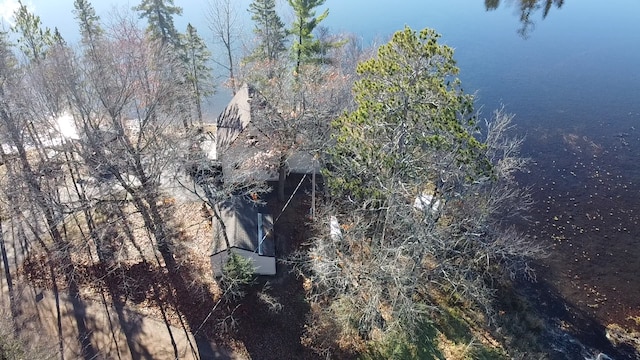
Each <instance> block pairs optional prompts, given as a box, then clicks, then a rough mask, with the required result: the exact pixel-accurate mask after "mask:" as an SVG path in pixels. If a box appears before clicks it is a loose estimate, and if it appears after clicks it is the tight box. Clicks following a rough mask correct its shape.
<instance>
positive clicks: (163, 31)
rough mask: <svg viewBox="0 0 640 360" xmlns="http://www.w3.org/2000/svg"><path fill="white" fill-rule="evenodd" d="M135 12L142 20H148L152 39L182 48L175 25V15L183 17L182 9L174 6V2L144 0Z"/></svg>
mask: <svg viewBox="0 0 640 360" xmlns="http://www.w3.org/2000/svg"><path fill="white" fill-rule="evenodd" d="M133 10H135V11H138V12H139V13H140V15H139V16H140V19H142V18H146V19H147V22H148V26H147V32H148V33H149V34H150V35H151V38H152V39H155V40H160V42H161V43H162V45H167V44H170V45H172V46H173V47H174V48H176V49H178V48H180V34H179V33H178V31H177V30H176V27H175V25H174V24H173V15H182V8H181V7H179V6H174V5H173V0H142V2H141V3H140V5H138V6H136V7H134V8H133Z"/></svg>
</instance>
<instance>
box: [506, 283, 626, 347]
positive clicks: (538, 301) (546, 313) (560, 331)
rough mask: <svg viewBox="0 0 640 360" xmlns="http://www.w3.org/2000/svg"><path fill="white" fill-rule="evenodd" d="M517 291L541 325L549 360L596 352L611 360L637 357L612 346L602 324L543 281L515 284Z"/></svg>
mask: <svg viewBox="0 0 640 360" xmlns="http://www.w3.org/2000/svg"><path fill="white" fill-rule="evenodd" d="M517 288H518V289H519V291H522V292H523V293H524V296H525V297H526V299H527V300H528V301H529V303H530V304H531V306H532V309H531V310H532V311H535V312H537V313H538V316H540V317H541V318H542V320H543V321H544V327H543V329H542V331H541V333H542V334H541V335H542V342H543V346H544V348H545V349H546V350H547V352H548V353H549V358H550V359H551V360H573V359H576V360H583V359H585V358H589V357H592V356H596V355H597V354H598V353H599V352H602V353H604V354H606V355H608V356H609V357H611V358H613V359H627V358H634V356H636V355H637V354H636V353H635V350H634V349H633V348H632V347H631V346H628V345H621V346H618V347H616V346H614V345H613V344H612V343H611V342H610V341H609V339H608V338H607V332H606V330H607V329H606V328H605V327H604V326H603V325H602V324H600V323H599V322H598V321H597V320H596V319H595V318H594V317H592V316H591V315H589V314H588V313H586V312H585V311H584V310H581V309H580V308H578V307H577V306H576V305H575V304H572V303H570V302H568V301H567V300H566V299H564V298H563V297H562V295H561V294H560V292H559V291H558V290H557V289H556V288H555V287H554V286H553V285H551V284H550V283H549V282H547V281H546V280H540V281H538V282H535V283H532V282H526V281H519V282H518V283H517Z"/></svg>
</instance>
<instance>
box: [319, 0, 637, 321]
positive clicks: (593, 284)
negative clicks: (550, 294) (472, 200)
mask: <svg viewBox="0 0 640 360" xmlns="http://www.w3.org/2000/svg"><path fill="white" fill-rule="evenodd" d="M528 2H532V1H528ZM545 2H546V1H539V4H540V5H541V6H542V5H543V3H545ZM555 2H557V1H555ZM555 2H554V4H553V5H552V6H551V8H550V10H549V12H548V14H547V16H546V17H544V18H543V9H539V10H537V11H534V12H533V13H532V14H531V16H530V18H529V19H530V20H532V21H533V22H534V24H533V25H531V26H529V27H528V28H527V30H528V31H527V32H526V36H522V34H521V32H519V31H518V30H521V29H522V26H523V25H522V23H521V22H520V15H521V13H520V5H519V1H502V3H501V4H500V6H499V7H498V8H497V9H495V10H492V11H487V9H486V7H485V3H484V2H483V1H469V0H453V1H451V0H447V1H407V2H389V1H364V0H353V1H350V2H344V1H343V2H338V1H333V2H332V1H330V0H329V1H328V4H327V6H328V7H329V8H330V10H331V14H330V16H329V18H328V19H327V23H328V24H329V25H330V26H331V27H332V28H333V29H334V30H336V31H339V30H345V31H350V32H354V33H357V34H364V37H363V38H364V40H365V42H366V41H371V40H373V39H375V38H376V37H377V38H380V39H382V40H383V41H386V39H387V38H388V35H389V34H390V33H392V32H393V31H395V30H398V29H402V28H403V27H404V25H405V24H406V25H409V26H410V27H412V28H413V29H415V30H419V29H422V28H423V27H432V28H435V29H436V30H437V31H438V32H439V33H441V34H442V35H443V39H442V40H443V42H444V43H446V44H448V45H450V46H452V47H454V48H455V49H456V53H455V54H456V56H455V57H456V59H457V60H458V65H459V66H460V68H461V78H462V81H463V85H464V88H465V89H466V90H467V91H471V92H474V91H477V99H478V101H477V104H478V106H479V107H482V109H483V112H484V113H485V114H486V115H489V114H490V113H491V111H493V109H496V108H497V107H499V106H501V105H504V106H505V108H506V110H507V111H508V112H512V113H515V114H516V124H517V126H518V131H519V132H520V133H522V134H526V136H527V140H526V142H525V146H524V149H523V150H524V153H525V155H526V156H530V157H531V158H532V160H533V163H532V166H531V168H530V170H531V172H530V173H528V174H526V175H525V176H522V177H521V183H522V185H523V186H529V187H531V189H532V190H533V194H534V198H535V200H536V204H535V206H534V208H533V211H532V214H531V215H532V219H531V220H532V221H531V223H528V224H527V225H526V226H525V227H524V228H525V231H526V232H527V233H528V235H529V236H532V237H534V238H535V239H536V240H537V241H540V242H542V243H544V244H545V245H547V246H548V247H549V249H550V257H549V258H548V259H545V260H543V261H541V262H540V264H539V265H540V269H539V273H540V278H541V280H543V281H545V282H548V283H549V284H551V287H552V288H554V289H556V290H557V291H558V292H559V293H560V294H561V295H562V296H563V297H564V298H565V299H566V300H567V301H568V304H570V305H571V306H575V308H576V309H577V310H578V311H580V312H583V313H584V314H586V316H588V317H591V318H593V319H595V320H597V322H599V323H600V324H602V325H605V326H606V325H608V324H611V323H618V324H621V325H623V326H624V327H626V328H628V329H635V330H636V331H638V330H640V327H639V326H638V325H639V324H638V323H636V322H634V321H632V320H631V317H639V316H640V224H639V221H640V197H639V196H638V195H639V194H640V162H639V161H638V160H639V159H640V68H639V66H640V2H639V1H636V0H634V1H632V0H626V1H625V0H619V1H618V0H617V1H607V2H605V1H595V0H566V1H564V4H563V5H562V6H561V7H560V8H558V7H557V6H556V5H555ZM639 319H640V318H639Z"/></svg>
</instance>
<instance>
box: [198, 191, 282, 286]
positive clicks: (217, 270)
mask: <svg viewBox="0 0 640 360" xmlns="http://www.w3.org/2000/svg"><path fill="white" fill-rule="evenodd" d="M220 216H221V218H222V222H223V223H224V229H223V227H222V226H221V225H220V223H219V220H218V219H216V218H215V217H214V218H213V219H212V229H213V245H212V251H211V266H212V269H213V273H214V275H215V276H216V277H220V276H222V269H223V268H224V265H225V264H226V263H227V260H228V258H229V254H230V252H233V253H235V254H237V255H240V256H242V257H244V258H247V259H249V260H251V261H252V262H253V265H254V268H255V274H256V275H275V274H276V249H275V238H274V234H273V217H272V216H271V214H269V212H268V211H267V208H266V206H264V205H259V204H255V203H253V202H250V201H247V200H245V199H243V198H240V197H234V198H232V199H231V200H229V201H226V202H224V203H222V204H220ZM225 230H226V235H227V236H226V238H225V233H224V231H225ZM227 240H228V243H227Z"/></svg>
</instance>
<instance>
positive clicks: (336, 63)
mask: <svg viewBox="0 0 640 360" xmlns="http://www.w3.org/2000/svg"><path fill="white" fill-rule="evenodd" d="M324 2H325V1H324V0H288V1H287V2H286V4H285V5H286V6H288V7H289V8H290V10H291V11H292V13H293V14H294V19H293V21H292V22H291V23H290V24H286V23H285V22H284V21H283V20H282V18H281V17H280V15H279V13H278V11H277V10H278V9H277V7H276V2H275V0H254V1H253V2H252V3H251V4H250V7H249V8H248V9H238V8H236V7H234V6H235V5H234V4H235V3H234V2H233V1H232V0H215V1H212V3H211V4H212V5H211V7H210V9H209V14H208V15H209V17H208V18H209V21H210V30H211V32H212V33H213V35H214V37H215V39H216V40H217V41H218V42H219V45H221V46H219V48H220V49H221V53H220V54H218V55H220V56H216V57H215V58H214V57H212V53H211V51H210V50H209V49H208V47H207V45H206V42H205V41H204V40H203V37H202V35H200V34H201V33H200V32H199V31H198V30H197V29H196V28H195V27H194V26H192V25H191V24H189V25H188V26H187V27H186V29H185V30H184V31H180V30H178V29H177V28H176V26H175V25H174V17H178V16H180V15H181V13H182V9H181V8H180V7H178V6H176V5H174V2H173V0H142V1H141V2H140V3H139V4H138V5H137V6H135V7H133V8H132V9H131V10H130V11H128V12H125V11H122V12H119V13H114V14H111V15H110V16H109V17H108V18H102V17H101V16H99V15H98V14H97V13H96V11H95V9H94V8H93V6H92V4H91V3H90V1H89V0H75V1H74V8H75V10H74V12H73V18H74V19H75V22H76V23H77V26H78V31H79V35H80V40H79V42H78V43H77V44H70V43H68V42H67V41H66V40H65V39H64V38H63V37H62V36H61V34H60V32H59V31H58V30H57V29H55V28H54V29H51V28H48V27H45V26H43V24H42V22H41V20H40V17H39V16H38V15H37V14H35V13H32V12H30V10H29V8H28V7H27V6H25V5H23V4H22V3H21V4H20V7H19V9H18V10H17V11H16V13H15V24H14V25H13V26H12V27H11V29H10V31H9V32H5V33H1V34H0V143H1V144H2V146H1V148H0V149H1V150H0V250H1V253H2V254H1V255H2V269H3V279H2V284H3V285H2V286H3V287H2V290H3V292H2V298H3V300H2V303H1V305H2V309H3V311H2V312H1V313H0V314H1V316H2V320H3V321H2V325H1V329H0V334H2V335H1V339H0V354H1V356H2V358H3V359H4V358H6V359H23V358H27V357H29V358H41V359H49V358H51V359H54V358H62V359H65V358H66V359H72V358H84V359H102V358H104V359H111V358H114V359H115V358H118V359H122V358H124V359H129V358H131V359H146V358H157V359H163V358H166V359H175V358H189V359H191V358H194V359H208V358H254V359H286V358H292V359H301V358H305V359H314V358H318V359H320V358H341V359H352V358H363V359H390V358H398V359H399V358H402V359H404V358H419V359H445V358H446V359H476V358H480V359H500V358H503V359H512V358H517V359H525V358H527V359H531V358H544V350H543V348H542V346H543V345H542V340H541V339H540V337H541V336H540V335H541V334H542V333H543V329H544V326H545V325H544V322H543V320H541V319H539V318H538V317H537V316H536V314H535V312H534V311H532V310H531V305H530V304H529V303H528V302H527V300H526V299H525V298H524V297H522V296H521V295H519V294H518V292H517V291H516V290H515V288H514V283H515V282H516V281H521V280H524V281H528V280H533V279H535V271H534V270H533V267H532V266H531V261H533V260H534V259H537V258H539V257H542V256H544V255H545V249H543V248H542V247H541V246H540V245H539V244H537V243H536V242H534V241H533V239H530V238H529V237H527V236H525V235H523V233H522V231H521V229H520V228H519V227H518V224H522V223H526V214H527V210H528V207H529V206H530V196H529V189H527V188H522V187H520V186H519V185H518V181H517V175H518V174H520V173H521V172H523V171H526V169H527V162H528V159H526V158H524V157H522V156H521V155H520V153H519V149H520V146H521V144H522V141H523V139H522V138H521V137H519V136H518V134H517V131H515V130H514V126H513V124H512V119H513V115H511V114H509V113H507V112H505V111H504V110H503V109H496V110H495V111H494V112H493V113H491V114H489V115H488V116H487V115H485V114H480V113H479V112H478V111H477V109H475V108H474V98H473V96H472V95H471V94H469V93H466V92H465V91H463V88H462V84H461V81H460V80H459V79H458V77H457V75H458V73H459V69H458V68H457V66H456V62H455V59H454V51H453V49H452V48H451V47H449V46H446V45H442V44H441V43H440V41H439V39H440V35H439V34H438V33H437V32H436V31H435V30H432V29H428V28H426V29H422V30H414V29H411V28H409V27H405V28H404V29H399V30H398V31H397V32H396V33H395V34H394V35H393V36H392V37H391V38H390V39H389V41H388V42H387V43H385V44H382V45H379V46H372V47H366V46H364V45H363V44H362V43H361V41H359V40H358V37H357V36H355V35H353V34H333V33H331V31H330V30H329V29H328V28H326V27H323V26H322V25H321V24H322V21H323V20H324V19H325V18H327V17H328V16H330V12H329V10H328V9H327V10H324V11H319V10H318V9H319V8H320V7H322V6H323V5H324ZM494 5H495V4H494ZM487 6H488V7H489V5H487ZM558 6H559V5H558ZM239 11H248V12H249V13H250V14H251V19H252V21H253V23H252V26H253V29H252V30H253V37H254V38H253V42H252V45H251V47H250V48H249V49H248V50H247V51H246V52H245V53H243V54H242V56H238V54H237V52H234V51H233V49H235V48H236V45H237V44H234V42H236V41H238V38H237V33H236V29H235V28H234V26H233V19H234V16H235V14H237V12H239ZM547 11H548V9H547ZM140 19H141V20H143V22H144V23H145V24H146V27H144V28H143V27H140V26H139V20H140ZM214 66H217V67H219V68H222V69H224V72H225V81H224V84H222V85H217V84H216V80H215V78H214V76H213V67H214ZM217 86H225V87H227V88H228V89H230V91H231V92H232V93H233V94H234V95H235V97H234V100H232V103H234V101H235V103H234V104H235V106H236V107H233V106H231V105H230V106H229V107H227V109H225V111H224V112H223V114H221V115H220V116H219V117H218V118H217V120H216V119H215V118H212V117H211V116H209V115H208V114H207V112H206V110H205V104H206V102H207V101H208V100H207V99H208V98H209V97H210V96H211V95H212V94H213V93H214V92H215V91H217V88H216V87H217ZM238 104H240V105H238ZM243 106H247V107H248V108H247V109H245V108H244V107H243ZM245 111H246V112H247V113H248V114H249V115H246V114H244V112H245ZM243 114H244V115H243ZM216 116H217V114H216ZM246 116H248V117H249V118H250V120H247V121H246V122H245V117H246ZM224 134H231V135H229V136H231V138H224V136H223V135H224ZM207 136H209V138H213V139H214V145H213V153H214V155H211V152H212V151H211V148H208V147H207V146H206V144H205V143H207V139H209V138H208V137H207ZM300 162H302V163H303V166H297V165H296V164H298V163H300ZM301 169H302V170H301ZM265 174H266V175H265ZM240 202H242V203H248V204H250V205H251V206H255V207H256V208H257V207H259V206H261V207H266V208H268V209H269V211H270V212H271V214H272V215H273V229H269V230H265V235H264V236H262V237H259V238H258V240H257V241H258V243H259V245H257V246H258V248H260V246H261V245H262V244H263V241H268V240H269V239H271V230H273V232H274V234H275V235H274V236H273V237H275V240H273V241H275V249H276V255H275V257H276V259H277V264H276V269H277V274H275V275H270V276H265V275H259V274H258V269H257V268H256V265H255V263H254V262H252V260H251V259H252V258H251V257H247V256H242V255H241V253H238V252H234V251H232V249H233V246H232V243H233V242H234V240H235V239H234V236H236V233H235V232H234V231H232V230H235V227H234V226H235V225H234V226H231V224H230V223H229V222H228V221H227V220H226V219H227V218H226V215H225V214H226V212H227V211H228V210H229V208H231V209H232V210H233V208H234V206H238V205H237V204H239V203H240ZM234 204H235V205H234ZM236 210H237V209H236ZM261 219H262V218H261ZM259 226H260V225H259ZM259 232H260V233H262V229H260V230H259ZM216 234H218V235H219V236H218V235H216ZM216 242H221V244H222V247H223V248H225V249H226V250H224V252H225V254H226V255H227V256H226V257H225V259H226V260H225V263H224V264H223V266H222V270H221V274H219V276H218V274H214V270H213V269H212V265H211V264H212V263H211V259H210V257H211V255H212V249H214V248H216V247H217V246H220V244H216ZM256 251H262V250H256ZM260 255H262V254H261V253H260ZM532 354H535V355H532ZM532 356H533V357H532Z"/></svg>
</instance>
